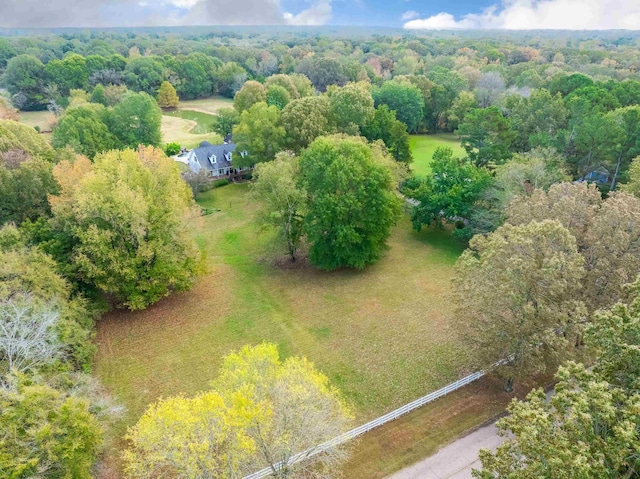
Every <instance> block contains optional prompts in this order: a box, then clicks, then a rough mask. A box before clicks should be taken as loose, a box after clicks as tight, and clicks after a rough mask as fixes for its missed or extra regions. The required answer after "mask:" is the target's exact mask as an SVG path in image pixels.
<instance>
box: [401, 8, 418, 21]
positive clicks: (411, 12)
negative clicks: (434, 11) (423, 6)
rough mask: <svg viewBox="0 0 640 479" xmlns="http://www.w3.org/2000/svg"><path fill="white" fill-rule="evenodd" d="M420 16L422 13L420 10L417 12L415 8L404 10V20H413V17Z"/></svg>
mask: <svg viewBox="0 0 640 479" xmlns="http://www.w3.org/2000/svg"><path fill="white" fill-rule="evenodd" d="M419 16H420V14H419V13H418V12H416V11H415V10H407V11H406V12H404V13H403V14H402V19H403V20H411V19H413V18H418V17H419Z"/></svg>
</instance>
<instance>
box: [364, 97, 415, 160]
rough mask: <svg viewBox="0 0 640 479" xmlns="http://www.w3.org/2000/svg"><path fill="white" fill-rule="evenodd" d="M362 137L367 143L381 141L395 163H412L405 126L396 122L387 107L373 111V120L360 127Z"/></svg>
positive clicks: (392, 113) (383, 106)
mask: <svg viewBox="0 0 640 479" xmlns="http://www.w3.org/2000/svg"><path fill="white" fill-rule="evenodd" d="M362 135H363V136H364V137H365V138H366V139H367V140H369V141H375V140H382V141H383V142H384V144H385V146H386V147H387V148H388V149H389V153H391V155H392V156H393V158H394V159H395V160H396V161H399V162H401V163H407V164H408V163H411V162H412V161H413V155H412V154H411V146H410V144H409V133H407V125H405V124H404V123H402V122H401V121H400V120H397V119H396V112H395V111H392V110H389V107H388V106H387V105H380V106H379V107H378V108H376V109H375V112H374V114H373V118H371V119H370V120H369V122H368V123H367V124H366V125H364V126H363V127H362Z"/></svg>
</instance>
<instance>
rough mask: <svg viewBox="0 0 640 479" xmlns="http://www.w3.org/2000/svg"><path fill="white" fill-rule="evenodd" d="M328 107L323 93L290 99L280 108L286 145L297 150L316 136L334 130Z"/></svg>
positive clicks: (308, 143)
mask: <svg viewBox="0 0 640 479" xmlns="http://www.w3.org/2000/svg"><path fill="white" fill-rule="evenodd" d="M330 108H331V107H330V105H329V99H328V98H327V97H326V96H324V95H322V96H309V97H304V98H300V99H299V100H293V101H291V102H290V103H289V104H288V105H287V106H286V107H285V108H284V109H283V110H282V124H283V126H284V129H285V130H286V133H287V136H286V144H287V146H288V147H289V148H291V149H292V150H294V151H298V152H299V151H301V150H303V149H304V148H306V147H307V146H309V145H310V144H311V142H312V141H313V140H315V139H316V138H317V137H319V136H322V135H328V134H330V133H333V132H335V126H334V125H333V123H332V119H331V117H330Z"/></svg>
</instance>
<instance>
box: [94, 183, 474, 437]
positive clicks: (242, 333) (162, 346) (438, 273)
mask: <svg viewBox="0 0 640 479" xmlns="http://www.w3.org/2000/svg"><path fill="white" fill-rule="evenodd" d="M247 193H248V185H237V184H232V185H229V186H226V187H224V188H219V189H216V190H213V191H210V192H207V193H204V194H202V197H201V200H200V201H199V202H200V204H201V205H202V206H204V207H209V208H214V207H215V208H218V209H220V210H221V211H219V212H216V213H214V214H212V215H209V216H205V217H197V218H194V219H193V220H192V228H193V231H194V233H195V234H196V238H197V242H198V244H199V245H200V247H201V248H202V250H203V251H204V252H205V253H206V254H207V265H208V273H207V274H206V275H205V276H204V277H202V278H201V279H200V280H199V281H198V284H197V285H196V286H195V287H194V289H193V290H192V291H189V292H186V293H182V294H177V295H174V296H172V297H170V298H167V299H166V300H164V301H162V302H160V303H159V304H157V305H155V306H153V307H151V308H149V309H147V310H145V311H139V312H125V311H115V312H112V313H110V314H107V315H106V316H105V317H104V318H103V319H102V320H101V321H100V322H99V323H98V335H97V344H98V348H99V350H98V354H97V356H96V360H95V366H94V371H95V374H96V375H97V376H98V377H99V378H100V380H101V381H102V383H103V384H104V385H105V386H107V388H108V389H109V390H110V391H111V392H112V393H113V394H115V395H116V397H117V398H118V399H119V400H120V401H121V402H122V403H123V404H124V405H125V406H126V407H127V411H128V412H127V416H126V418H125V419H124V421H123V423H122V424H121V428H120V430H119V432H120V433H122V432H123V431H124V427H125V426H126V425H130V424H132V423H134V422H135V421H136V420H137V418H138V417H139V416H140V414H141V413H142V412H143V411H144V409H145V408H146V406H147V405H148V404H149V403H150V402H152V401H154V400H155V399H157V398H158V397H161V396H165V397H166V396H169V395H174V394H178V393H185V394H193V393H195V392H197V391H200V390H203V389H206V388H207V387H208V384H209V382H210V380H211V379H212V378H214V377H215V375H216V373H217V369H218V366H219V364H220V359H221V357H222V356H224V355H225V354H227V353H228V352H229V351H231V350H234V349H237V348H239V347H241V346H243V345H245V344H257V343H260V342H262V341H271V342H274V343H275V344H277V345H278V347H279V349H280V351H281V353H282V354H283V355H284V356H288V355H303V356H306V357H307V358H309V359H310V360H311V361H313V362H314V363H315V364H316V366H317V367H318V368H319V369H320V370H322V371H323V372H324V373H325V374H327V375H328V376H329V377H330V379H331V381H332V382H333V384H334V385H336V386H337V387H339V388H340V389H341V390H342V391H343V393H344V394H345V396H346V398H347V400H348V401H349V402H350V404H351V405H352V407H353V410H354V412H355V415H356V419H357V422H358V423H359V422H363V421H366V420H369V419H371V418H373V417H376V416H378V415H380V414H382V413H384V412H386V411H388V410H390V409H393V408H395V407H397V406H399V405H401V404H404V403H406V402H408V401H409V400H412V399H415V398H417V397H419V396H421V395H423V394H426V393H427V392H430V391H432V390H434V389H437V388H439V387H441V386H443V385H444V384H447V383H448V382H450V381H451V380H453V379H455V378H457V377H459V375H460V373H461V370H462V369H463V366H464V362H465V359H464V354H463V351H462V350H461V349H460V347H459V343H458V337H457V332H456V328H455V324H453V322H452V320H451V303H450V301H448V299H447V297H446V294H447V292H448V290H449V280H450V277H451V272H452V265H453V264H454V262H455V260H456V258H457V257H458V255H459V254H460V252H461V248H460V247H459V246H458V245H456V244H454V243H453V242H452V241H451V239H450V238H449V237H448V236H446V233H443V232H440V231H433V230H424V231H423V232H421V233H417V232H414V231H412V229H411V226H410V223H409V221H408V219H407V218H404V219H403V220H402V221H401V223H400V224H399V225H398V226H397V227H396V228H395V229H394V231H393V235H392V237H391V239H390V241H389V245H390V250H389V251H388V253H387V255H386V256H385V258H384V259H382V260H381V261H380V262H379V263H378V264H376V265H375V266H373V267H370V268H368V269H367V270H365V271H363V272H353V271H337V272H332V273H323V272H319V271H317V270H315V269H313V268H310V267H304V266H301V267H298V268H295V269H291V268H289V269H286V268H280V267H276V266H272V263H271V262H270V261H265V260H264V258H265V255H266V251H267V245H268V243H269V237H268V235H258V232H257V231H256V229H255V227H254V226H253V224H252V222H251V214H252V213H251V212H252V211H254V210H255V207H256V205H255V203H254V200H253V199H251V198H250V196H249V195H248V194H247Z"/></svg>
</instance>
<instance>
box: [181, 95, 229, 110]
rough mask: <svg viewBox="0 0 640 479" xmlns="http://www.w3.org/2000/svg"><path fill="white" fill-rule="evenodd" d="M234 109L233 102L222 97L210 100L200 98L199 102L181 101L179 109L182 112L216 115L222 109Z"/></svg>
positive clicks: (214, 97) (213, 97) (210, 98)
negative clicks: (192, 111) (191, 111)
mask: <svg viewBox="0 0 640 479" xmlns="http://www.w3.org/2000/svg"><path fill="white" fill-rule="evenodd" d="M231 107H233V100H232V99H231V98H225V97H222V96H212V97H209V98H199V99H198V100H185V101H181V102H180V105H178V108H179V109H180V110H194V111H201V112H203V113H209V114H211V115H215V114H217V113H218V110H219V109H220V108H231Z"/></svg>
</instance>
